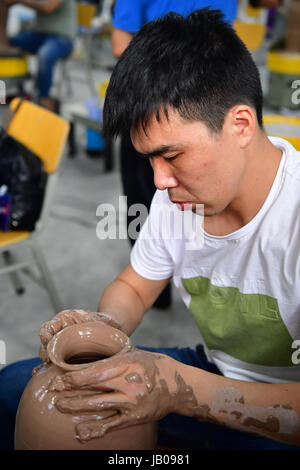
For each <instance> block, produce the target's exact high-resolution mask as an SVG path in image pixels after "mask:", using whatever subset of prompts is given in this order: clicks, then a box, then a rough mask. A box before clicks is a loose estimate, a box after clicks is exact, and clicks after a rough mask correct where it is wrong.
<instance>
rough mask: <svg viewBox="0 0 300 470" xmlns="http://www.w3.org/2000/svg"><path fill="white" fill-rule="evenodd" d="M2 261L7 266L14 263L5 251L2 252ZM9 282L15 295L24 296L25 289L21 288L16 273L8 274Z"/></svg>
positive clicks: (8, 252) (9, 253) (10, 255)
mask: <svg viewBox="0 0 300 470" xmlns="http://www.w3.org/2000/svg"><path fill="white" fill-rule="evenodd" d="M2 256H3V260H4V262H5V264H6V265H7V266H12V265H13V264H15V263H14V260H13V256H12V254H11V252H10V251H8V250H5V251H3V252H2ZM8 275H9V277H10V280H11V282H12V285H13V286H14V290H15V293H16V294H17V295H21V294H24V292H25V289H24V287H23V286H22V283H21V281H20V277H19V275H18V273H17V272H16V271H12V272H10V273H8Z"/></svg>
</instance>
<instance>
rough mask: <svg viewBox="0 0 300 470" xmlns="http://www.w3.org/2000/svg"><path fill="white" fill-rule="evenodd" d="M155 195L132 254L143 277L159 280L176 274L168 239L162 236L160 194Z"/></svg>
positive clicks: (133, 262) (135, 268) (133, 260)
mask: <svg viewBox="0 0 300 470" xmlns="http://www.w3.org/2000/svg"><path fill="white" fill-rule="evenodd" d="M158 193H161V191H157V192H156V193H155V195H154V198H153V201H152V204H151V209H150V213H149V216H148V218H147V219H146V222H145V223H144V225H143V228H142V230H141V232H140V235H139V237H138V239H137V241H136V242H135V244H134V246H133V249H132V251H131V255H130V262H131V265H132V267H133V269H134V270H135V271H136V272H137V273H138V274H139V275H140V276H142V277H145V278H146V279H151V280H154V281H159V280H162V279H168V278H170V277H172V276H173V274H174V261H173V259H172V257H171V255H170V253H169V251H168V249H167V245H166V240H164V239H163V238H162V237H161V217H162V212H159V211H158V208H159V207H161V205H160V204H159V199H160V197H159V195H158Z"/></svg>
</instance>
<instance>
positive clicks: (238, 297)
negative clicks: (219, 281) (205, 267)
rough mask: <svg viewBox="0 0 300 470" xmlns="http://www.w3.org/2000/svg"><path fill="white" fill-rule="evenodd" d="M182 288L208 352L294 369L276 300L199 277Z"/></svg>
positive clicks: (288, 342) (183, 283)
mask: <svg viewBox="0 0 300 470" xmlns="http://www.w3.org/2000/svg"><path fill="white" fill-rule="evenodd" d="M182 285H183V286H184V288H185V289H186V290H187V292H188V293H189V294H190V295H191V302H190V305H189V308H190V310H191V312H192V314H193V316H194V318H195V320H196V323H197V325H198V327H199V329H200V331H201V334H202V336H203V339H204V341H205V343H206V346H207V348H208V349H215V350H219V351H223V352H224V353H226V354H228V355H230V356H232V357H234V358H236V359H239V360H240V361H244V362H247V363H251V364H259V365H264V366H277V367H284V366H293V363H292V361H291V358H292V353H293V350H292V348H291V345H292V342H293V340H292V338H291V336H290V334H289V332H288V330H287V328H286V326H285V324H284V323H283V321H282V318H281V315H280V312H279V308H278V303H277V300H276V299H275V298H273V297H270V296H268V295H263V294H243V293H241V292H240V291H239V289H238V288H236V287H218V286H215V285H213V284H211V282H210V279H207V278H205V277H201V276H198V277H193V278H189V279H182Z"/></svg>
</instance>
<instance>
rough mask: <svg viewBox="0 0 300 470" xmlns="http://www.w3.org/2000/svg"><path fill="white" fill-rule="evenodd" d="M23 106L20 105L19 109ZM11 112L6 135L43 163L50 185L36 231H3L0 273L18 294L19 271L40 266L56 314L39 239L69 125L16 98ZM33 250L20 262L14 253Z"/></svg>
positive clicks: (59, 307)
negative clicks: (29, 255) (26, 248)
mask: <svg viewBox="0 0 300 470" xmlns="http://www.w3.org/2000/svg"><path fill="white" fill-rule="evenodd" d="M19 105H20V106H19ZM10 111H11V112H13V113H14V114H13V115H12V118H11V120H10V122H9V123H8V127H7V129H6V131H7V134H8V135H10V136H11V137H13V138H15V139H16V140H17V141H19V142H20V143H22V144H23V145H25V146H26V147H27V148H28V149H30V150H31V151H32V152H34V153H35V154H36V155H37V156H38V157H39V158H40V159H41V161H42V162H43V164H44V168H45V171H46V172H47V184H46V190H45V196H44V202H43V207H42V211H41V215H40V217H39V220H38V221H37V223H36V226H35V230H34V231H33V232H27V231H8V232H3V231H0V253H2V255H3V259H4V262H5V265H4V266H3V267H0V274H4V273H6V274H9V275H10V278H11V281H12V283H13V285H14V287H15V291H16V293H17V294H20V293H23V292H24V288H23V287H22V285H21V282H20V279H19V276H18V274H17V271H19V270H25V271H26V272H27V273H28V274H30V271H29V272H28V270H27V268H28V266H30V265H32V264H37V266H38V267H39V270H40V273H41V279H39V280H38V282H39V281H42V284H43V285H44V287H45V288H46V289H47V291H48V294H49V297H50V300H51V302H52V305H53V308H54V310H55V312H59V311H60V310H62V304H61V302H60V299H59V295H58V293H57V290H56V288H55V285H54V283H53V281H52V278H51V274H50V272H49V269H48V267H47V264H46V262H45V259H44V256H43V253H42V251H41V249H40V248H39V245H38V236H39V234H40V233H41V230H42V228H43V227H44V225H45V222H46V220H47V217H48V215H49V209H50V205H51V201H52V196H53V194H54V187H55V184H56V180H57V176H58V172H57V170H58V167H59V164H60V161H61V157H62V154H63V149H64V145H65V143H66V140H67V137H68V133H69V123H68V122H67V121H65V120H64V119H62V118H61V117H59V116H57V115H56V114H54V113H52V112H50V111H47V110H46V109H44V108H41V107H40V106H38V105H36V104H34V103H31V102H29V101H22V102H21V103H20V99H19V98H15V99H14V100H13V101H12V102H11V104H10ZM25 244H26V246H29V247H30V248H31V252H32V255H33V256H32V257H30V258H29V259H28V260H26V261H21V262H17V261H16V260H15V258H14V256H13V255H12V251H13V250H14V249H15V248H18V247H20V246H22V245H25Z"/></svg>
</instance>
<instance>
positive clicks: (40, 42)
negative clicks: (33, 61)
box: [0, 0, 77, 111]
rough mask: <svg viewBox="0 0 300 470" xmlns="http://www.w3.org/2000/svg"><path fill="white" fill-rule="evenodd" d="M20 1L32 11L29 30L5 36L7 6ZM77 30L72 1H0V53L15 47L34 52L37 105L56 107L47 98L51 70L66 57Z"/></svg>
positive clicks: (9, 51) (48, 97)
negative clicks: (35, 59)
mask: <svg viewBox="0 0 300 470" xmlns="http://www.w3.org/2000/svg"><path fill="white" fill-rule="evenodd" d="M15 3H21V4H23V5H25V6H28V7H30V8H32V9H33V10H35V11H36V19H35V24H34V27H33V29H32V30H30V31H27V30H26V31H21V32H19V34H17V35H16V36H14V37H12V38H10V39H8V38H7V37H6V23H7V17H8V9H9V7H10V6H11V5H14V4H15ZM76 31H77V13H76V4H75V1H74V0H21V1H16V0H0V55H7V54H10V53H15V52H16V48H20V49H22V50H24V51H26V52H29V53H32V54H37V58H38V76H37V91H38V100H39V104H40V105H42V106H44V107H46V108H47V109H50V110H52V111H54V110H56V101H55V100H54V99H52V98H51V97H50V90H51V86H52V79H53V71H54V67H55V64H56V62H57V61H58V60H59V59H62V58H65V57H68V56H69V55H70V53H71V52H72V49H73V39H74V38H75V36H76Z"/></svg>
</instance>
